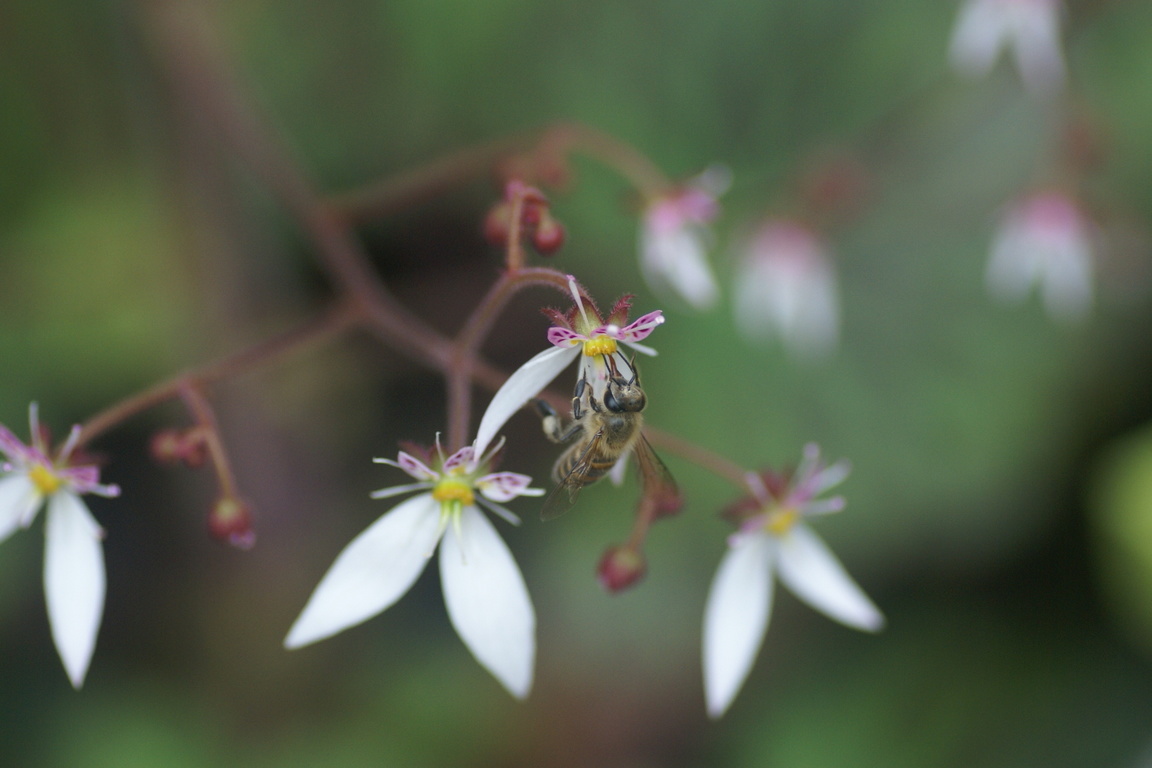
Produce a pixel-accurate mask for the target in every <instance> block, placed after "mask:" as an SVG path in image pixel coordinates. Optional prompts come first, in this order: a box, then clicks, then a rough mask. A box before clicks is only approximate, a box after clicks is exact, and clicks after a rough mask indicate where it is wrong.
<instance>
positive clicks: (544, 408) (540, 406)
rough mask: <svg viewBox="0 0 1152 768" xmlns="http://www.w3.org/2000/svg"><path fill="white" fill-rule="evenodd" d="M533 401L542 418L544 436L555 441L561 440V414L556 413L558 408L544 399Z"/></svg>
mask: <svg viewBox="0 0 1152 768" xmlns="http://www.w3.org/2000/svg"><path fill="white" fill-rule="evenodd" d="M533 402H534V403H535V404H536V412H537V413H539V414H540V419H541V420H542V426H543V427H544V436H545V437H547V438H548V439H549V440H551V441H552V442H554V443H559V442H561V440H560V435H561V434H562V430H561V429H560V414H558V413H556V409H555V408H553V407H552V406H551V405H549V404H548V403H546V402H544V401H543V400H534V401H533Z"/></svg>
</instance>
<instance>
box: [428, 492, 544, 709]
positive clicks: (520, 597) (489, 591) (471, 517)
mask: <svg viewBox="0 0 1152 768" xmlns="http://www.w3.org/2000/svg"><path fill="white" fill-rule="evenodd" d="M440 578H441V581H442V582H443V585H444V603H445V604H446V605H447V606H448V616H449V618H451V619H452V626H454V627H456V632H457V633H458V634H459V635H460V638H461V639H462V640H463V641H464V644H465V645H467V646H468V649H469V650H470V651H472V654H473V655H474V656H475V657H476V660H477V661H479V662H480V664H481V665H482V666H483V667H484V668H485V669H487V670H488V671H489V672H491V673H492V674H493V675H495V676H496V679H497V680H499V681H500V682H501V683H503V685H504V687H505V688H507V689H508V691H509V692H510V693H511V694H512V695H513V696H515V697H516V698H518V699H522V698H524V697H525V696H527V695H528V691H529V690H530V689H531V688H532V668H533V665H534V663H535V658H536V615H535V613H534V612H533V610H532V601H531V600H530V599H529V597H528V589H527V587H525V586H524V578H523V577H522V576H521V575H520V569H519V568H517V567H516V561H515V560H513V559H512V553H511V552H509V551H508V547H507V545H505V544H504V541H503V540H502V539H501V538H500V536H499V534H497V533H496V529H495V527H493V525H492V523H490V522H488V518H486V517H484V515H483V514H482V513H481V512H480V511H479V510H477V509H476V508H475V507H466V508H465V509H464V512H463V514H462V515H461V518H460V528H459V531H457V530H455V529H454V528H451V527H450V528H449V529H448V532H447V533H445V535H444V543H443V545H442V546H441V548H440Z"/></svg>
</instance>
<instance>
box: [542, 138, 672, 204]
mask: <svg viewBox="0 0 1152 768" xmlns="http://www.w3.org/2000/svg"><path fill="white" fill-rule="evenodd" d="M537 151H538V152H540V153H541V154H545V153H547V152H552V153H554V154H557V155H564V154H567V153H568V152H572V151H576V152H581V153H583V154H585V155H588V156H589V157H592V158H594V159H596V160H598V161H600V162H601V163H603V164H604V165H606V166H608V167H609V168H612V169H614V170H615V171H617V172H618V173H619V174H620V175H621V176H623V177H624V178H625V179H627V180H628V182H629V183H630V184H631V185H632V186H633V187H635V188H636V191H637V192H639V193H640V195H641V197H643V198H644V199H645V200H651V199H652V198H655V197H658V196H660V195H661V194H663V193H665V192H667V191H668V189H669V188H670V187H671V186H672V182H671V180H669V178H668V177H667V176H666V175H665V174H664V172H663V171H661V170H660V169H659V168H658V167H657V166H656V164H655V163H653V162H652V161H651V160H649V159H648V158H647V156H645V155H644V154H643V153H642V152H639V151H637V150H636V148H635V147H633V146H631V145H630V144H626V143H625V142H623V141H620V140H619V139H617V138H616V137H615V136H611V135H609V134H607V133H604V132H603V131H599V130H597V129H595V128H592V127H590V126H587V125H584V124H582V123H561V124H559V125H556V126H553V127H552V128H550V129H549V130H548V131H546V132H545V134H544V136H543V138H542V139H541V141H540V145H539V149H538V150H537Z"/></svg>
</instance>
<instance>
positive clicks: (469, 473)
mask: <svg viewBox="0 0 1152 768" xmlns="http://www.w3.org/2000/svg"><path fill="white" fill-rule="evenodd" d="M502 444H503V443H502V442H501V443H498V444H497V445H496V446H495V447H494V448H493V450H492V451H490V452H489V453H488V454H487V455H485V456H483V457H479V454H477V453H476V452H475V451H474V450H473V448H472V447H471V446H466V447H464V448H461V449H460V450H458V451H456V452H455V453H453V454H452V455H451V456H447V457H445V455H444V452H443V450H442V449H441V448H440V445H439V441H437V445H436V448H435V450H434V451H433V452H432V453H431V455H430V456H425V457H423V458H422V459H421V458H417V457H416V456H413V455H412V454H410V453H406V452H404V451H401V452H400V453H399V455H398V456H397V458H396V460H395V461H393V460H391V459H376V462H377V463H381V464H389V465H391V466H394V467H399V468H400V469H402V470H404V471H405V472H407V473H408V474H409V475H411V476H412V477H413V478H415V479H416V480H417V482H415V483H410V484H408V485H402V486H397V487H393V488H385V489H383V490H380V491H376V492H375V493H373V494H372V497H373V498H376V499H384V498H389V497H391V496H397V495H400V494H404V493H410V492H412V491H425V492H424V493H421V494H419V495H418V496H414V497H412V498H411V499H408V500H407V501H405V502H402V503H401V504H399V505H397V506H396V507H394V508H393V509H392V510H391V511H390V512H387V513H386V514H385V515H384V516H383V517H381V518H380V519H379V520H377V521H376V522H375V523H373V524H372V525H370V526H369V527H368V528H367V529H366V530H365V531H364V532H363V533H361V534H360V535H359V536H357V537H356V538H355V539H353V540H352V542H351V543H350V544H348V546H347V547H345V548H344V550H343V551H342V552H341V553H340V554H339V555H338V556H337V558H336V561H335V562H334V563H333V564H332V567H331V568H329V570H328V573H326V574H325V575H324V578H323V579H321V580H320V584H319V585H318V586H317V587H316V590H315V591H314V592H313V593H312V597H311V598H309V600H308V603H307V605H305V606H304V610H303V611H302V612H301V614H300V617H299V618H298V619H296V623H295V624H293V625H292V629H291V630H290V631H289V632H288V637H287V638H286V639H285V640H284V645H285V647H287V648H298V647H300V646H303V645H307V644H309V643H314V642H316V641H317V640H323V639H324V638H327V637H331V636H332V635H335V634H336V633H338V632H342V631H343V630H345V629H348V628H349V627H353V626H355V625H357V624H360V623H361V622H363V621H366V620H368V619H370V618H372V617H373V616H375V615H376V614H378V613H380V612H382V611H383V610H384V609H386V608H388V607H389V606H390V605H392V604H393V603H395V602H396V601H397V600H399V599H400V598H401V597H402V596H403V595H404V593H405V592H407V591H408V589H409V588H410V587H411V586H412V584H413V583H415V581H416V579H417V578H418V577H419V576H420V574H421V573H422V572H423V570H424V566H425V565H426V564H427V563H428V560H429V559H430V558H431V556H432V553H433V552H434V551H435V550H436V547H437V545H438V544H439V546H440V580H441V582H442V585H443V589H444V602H445V605H446V606H447V608H448V617H449V618H450V619H451V621H452V626H454V627H455V628H456V632H457V634H459V635H460V638H461V639H462V640H463V641H464V644H465V645H467V646H468V649H469V650H470V651H472V654H473V655H474V656H475V657H476V660H477V661H479V662H480V664H481V665H482V666H483V667H484V668H485V669H487V670H488V671H489V672H491V673H492V674H493V675H494V676H495V677H496V679H497V680H499V681H500V682H501V683H502V684H503V685H504V687H505V688H507V689H508V691H509V692H510V693H511V694H512V695H513V696H516V697H517V698H524V697H525V696H527V695H528V691H529V690H530V689H531V687H532V668H533V664H534V659H535V655H536V639H535V631H536V616H535V613H534V611H533V609H532V602H531V600H530V599H529V597H528V590H527V588H526V587H525V586H524V579H523V577H522V576H521V575H520V569H519V568H517V567H516V562H515V560H513V559H512V554H511V552H509V551H508V547H507V545H505V544H504V542H503V540H502V539H501V538H500V535H499V534H498V533H497V532H496V529H495V527H493V525H492V523H490V522H489V521H488V518H487V517H485V516H484V514H483V513H482V512H481V511H480V509H479V507H478V505H479V506H483V507H485V508H486V509H488V510H490V511H492V512H494V513H496V514H498V515H500V516H501V517H503V518H505V519H506V520H508V521H510V522H512V523H514V524H519V522H520V521H519V520H518V519H517V518H516V516H515V515H513V514H512V513H511V512H509V511H508V510H506V509H504V508H503V507H502V506H500V503H501V502H506V501H509V500H511V499H513V498H516V497H517V496H539V495H541V494H543V493H544V491H543V490H541V489H536V488H529V487H528V484H529V483H530V482H531V481H532V479H531V478H530V477H528V476H526V475H520V474H516V473H514V472H489V471H488V470H489V467H490V465H491V462H492V456H493V454H495V453H496V451H497V450H499V448H500V447H501V446H502Z"/></svg>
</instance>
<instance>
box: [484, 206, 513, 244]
mask: <svg viewBox="0 0 1152 768" xmlns="http://www.w3.org/2000/svg"><path fill="white" fill-rule="evenodd" d="M511 219H512V206H510V205H509V204H508V203H506V202H499V203H497V204H496V205H494V206H492V208H491V209H489V211H488V215H486V216H485V217H484V239H485V240H487V241H488V242H489V243H490V244H492V245H495V246H499V247H503V246H506V245H508V231H509V230H510V229H511Z"/></svg>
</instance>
